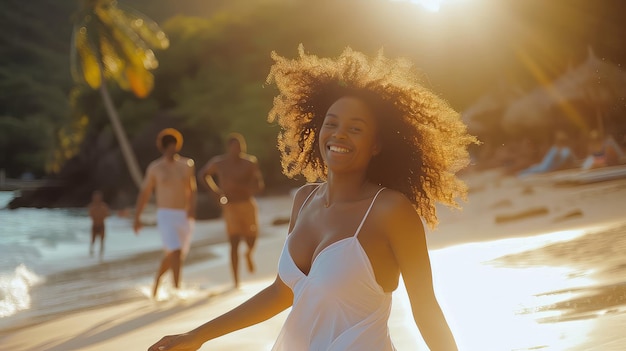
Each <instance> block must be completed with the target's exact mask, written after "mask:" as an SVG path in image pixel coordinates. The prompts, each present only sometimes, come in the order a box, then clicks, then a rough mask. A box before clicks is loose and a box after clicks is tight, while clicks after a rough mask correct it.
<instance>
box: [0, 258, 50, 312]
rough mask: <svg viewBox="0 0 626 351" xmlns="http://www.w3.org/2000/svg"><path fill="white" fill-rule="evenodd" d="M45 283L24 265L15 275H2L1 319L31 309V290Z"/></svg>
mask: <svg viewBox="0 0 626 351" xmlns="http://www.w3.org/2000/svg"><path fill="white" fill-rule="evenodd" d="M43 281H44V279H43V278H42V277H40V276H38V275H37V274H36V273H34V272H33V271H31V270H29V269H28V267H26V266H25V265H23V264H20V265H19V266H17V267H16V268H15V270H14V272H13V273H9V274H6V273H5V274H0V318H4V317H8V316H11V315H14V314H15V313H17V312H19V311H22V310H26V309H28V308H30V305H31V295H30V292H31V289H32V287H34V286H36V285H38V284H41V283H43Z"/></svg>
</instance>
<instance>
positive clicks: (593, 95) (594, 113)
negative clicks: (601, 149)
mask: <svg viewBox="0 0 626 351" xmlns="http://www.w3.org/2000/svg"><path fill="white" fill-rule="evenodd" d="M625 98H626V71H624V70H622V69H621V68H620V67H619V66H617V65H615V64H613V63H610V62H607V61H605V60H603V59H599V58H597V57H596V56H595V55H594V53H593V52H592V51H591V50H589V55H588V57H587V60H586V61H585V62H584V63H583V64H581V65H579V66H578V67H576V68H574V69H571V70H569V71H568V72H566V73H565V74H563V75H562V76H561V77H559V78H558V79H556V80H555V81H554V82H553V83H552V84H550V85H547V86H544V87H540V88H537V89H535V90H534V91H532V92H531V93H529V94H528V95H526V96H524V97H523V98H522V99H519V100H518V101H516V102H515V103H513V104H512V105H511V107H510V108H509V109H508V110H507V111H506V113H505V114H504V117H503V119H502V123H503V126H504V127H505V128H506V129H507V130H515V129H518V128H537V129H538V128H550V129H553V128H554V127H556V126H557V125H563V124H566V125H570V126H575V127H577V129H581V130H588V129H594V128H597V129H602V128H603V125H604V121H603V120H602V118H603V117H604V114H605V113H606V112H607V111H609V110H610V109H611V108H615V107H620V108H624V99H625ZM558 117H564V118H563V119H558ZM551 127H552V128H551Z"/></svg>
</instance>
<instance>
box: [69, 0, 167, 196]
mask: <svg viewBox="0 0 626 351" xmlns="http://www.w3.org/2000/svg"><path fill="white" fill-rule="evenodd" d="M74 23H75V24H74V29H73V31H72V52H71V61H70V62H71V69H72V76H73V77H74V79H75V81H77V82H84V83H87V85H89V86H90V87H91V88H92V89H99V91H100V93H101V95H102V100H103V102H104V106H105V109H106V111H107V114H108V115H109V118H110V120H111V124H112V126H113V131H114V133H115V135H116V137H117V140H118V142H119V144H120V149H121V151H122V155H123V157H124V160H125V161H126V165H127V167H128V170H129V172H130V175H131V177H132V179H133V181H134V182H135V184H136V185H137V186H140V185H141V181H142V172H141V170H140V168H139V164H138V163H137V158H136V157H135V154H134V152H133V150H132V148H131V147H130V143H129V142H128V138H127V136H126V132H125V131H124V127H123V126H122V124H121V122H120V118H119V114H118V113H117V110H116V108H115V106H114V105H113V101H112V99H111V96H110V94H109V91H108V89H107V84H106V81H107V80H112V81H114V82H116V83H117V84H118V85H119V87H120V88H122V89H124V90H130V91H132V92H133V94H135V96H137V97H139V98H143V97H146V96H147V95H148V94H149V93H150V92H151V91H152V88H153V86H154V76H153V75H152V73H150V71H151V70H153V69H155V68H156V67H157V66H158V61H157V59H156V57H155V55H154V52H153V51H152V48H154V49H166V48H167V47H168V46H169V40H168V38H167V36H166V35H165V33H164V32H163V31H162V30H161V29H160V28H159V26H158V25H157V24H156V23H155V22H154V21H152V20H151V19H149V18H147V17H146V16H144V15H143V14H141V13H138V12H137V11H134V10H131V9H126V8H125V9H121V8H119V7H118V4H117V1H115V0H81V5H80V9H79V11H78V12H77V13H76V15H75V21H74Z"/></svg>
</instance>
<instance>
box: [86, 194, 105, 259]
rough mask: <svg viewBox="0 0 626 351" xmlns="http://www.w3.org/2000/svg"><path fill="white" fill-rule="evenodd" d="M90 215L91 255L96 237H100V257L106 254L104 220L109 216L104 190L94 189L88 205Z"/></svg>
mask: <svg viewBox="0 0 626 351" xmlns="http://www.w3.org/2000/svg"><path fill="white" fill-rule="evenodd" d="M87 209H88V211H89V217H91V244H90V245H89V256H91V257H93V249H94V245H95V243H96V239H97V238H99V239H100V259H102V257H103V256H104V234H105V229H104V220H105V219H106V218H107V217H108V216H109V206H107V204H106V203H105V202H104V201H102V192H100V191H94V192H93V194H92V195H91V202H90V203H89V205H87Z"/></svg>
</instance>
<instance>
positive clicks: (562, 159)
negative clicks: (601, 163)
mask: <svg viewBox="0 0 626 351" xmlns="http://www.w3.org/2000/svg"><path fill="white" fill-rule="evenodd" d="M575 164H576V156H575V155H574V153H573V152H572V149H571V148H570V147H569V145H568V137H567V134H566V133H565V132H563V131H557V132H556V134H555V138H554V144H553V145H552V147H551V148H550V149H549V150H548V152H546V154H545V155H544V156H543V159H542V160H541V163H538V164H535V165H532V166H530V167H528V168H526V169H525V170H523V171H521V172H520V173H519V175H520V176H525V175H530V174H537V173H546V172H551V171H556V170H560V169H566V168H570V167H573V166H574V165H575Z"/></svg>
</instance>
